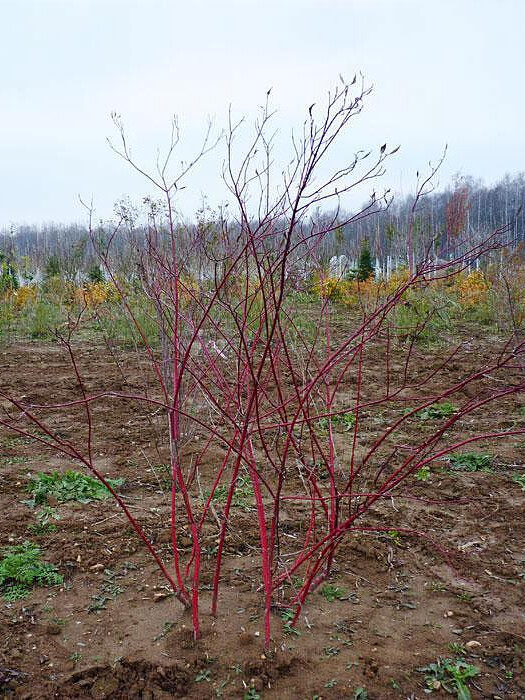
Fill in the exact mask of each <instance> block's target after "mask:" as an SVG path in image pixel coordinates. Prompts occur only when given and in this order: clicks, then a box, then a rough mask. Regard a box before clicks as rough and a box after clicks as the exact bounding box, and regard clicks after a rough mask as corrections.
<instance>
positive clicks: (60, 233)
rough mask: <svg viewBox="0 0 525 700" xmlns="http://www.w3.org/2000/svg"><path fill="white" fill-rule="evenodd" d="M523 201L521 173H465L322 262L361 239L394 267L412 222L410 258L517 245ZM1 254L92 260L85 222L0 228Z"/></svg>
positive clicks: (324, 256) (325, 248)
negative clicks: (485, 176) (498, 243)
mask: <svg viewBox="0 0 525 700" xmlns="http://www.w3.org/2000/svg"><path fill="white" fill-rule="evenodd" d="M524 204H525V173H520V174H518V175H516V176H514V177H510V176H508V175H507V176H506V177H505V178H503V179H502V180H501V181H500V182H498V183H497V184H495V185H493V186H490V187H488V186H485V185H484V184H483V183H482V182H481V181H479V180H475V179H473V178H470V177H463V178H461V179H457V180H456V181H455V182H454V184H453V185H452V186H451V187H449V188H448V189H447V190H445V191H440V192H431V193H429V194H427V195H425V196H423V197H422V198H421V199H420V200H419V201H418V204H417V207H416V209H415V210H414V211H413V199H412V198H411V197H406V198H405V199H402V200H399V199H394V200H393V201H392V202H391V203H390V205H389V206H388V207H386V208H385V209H384V210H383V211H381V212H379V213H378V214H376V215H374V216H371V217H365V218H362V219H360V220H358V221H355V222H352V223H349V224H347V225H346V226H344V227H339V228H336V229H335V230H334V231H333V232H332V233H330V234H329V235H327V236H325V238H324V240H323V241H322V243H321V245H320V247H319V253H320V259H321V260H325V261H326V262H328V261H329V260H330V258H332V257H333V256H334V255H346V256H348V258H349V259H350V260H357V259H358V257H359V254H360V251H361V250H362V247H363V244H364V242H365V241H366V243H367V245H368V247H369V248H370V251H371V253H372V256H373V257H374V258H375V260H376V264H377V266H378V268H381V269H383V270H387V269H390V268H391V267H397V266H399V265H402V264H405V263H406V260H407V232H408V230H409V227H410V226H411V227H412V233H413V246H414V254H415V259H416V260H417V259H418V258H421V256H422V255H423V254H427V253H428V250H429V249H431V250H432V254H433V255H435V257H445V258H446V257H448V256H449V254H450V251H451V250H452V248H453V247H454V245H456V244H457V242H458V241H462V245H463V246H464V247H465V246H466V247H469V246H471V245H475V244H476V242H478V241H480V240H483V239H484V238H486V236H487V234H490V233H491V232H492V231H494V230H496V229H501V228H503V227H507V231H506V234H505V235H506V236H507V239H508V241H509V242H510V243H511V244H513V245H516V246H518V244H519V243H520V242H522V241H523V240H525V208H524ZM214 216H215V215H214V214H213V212H209V215H208V219H207V220H206V221H204V218H205V217H204V218H203V212H199V214H198V215H197V216H196V218H195V222H191V221H189V222H185V223H181V238H182V240H183V239H186V240H187V241H190V240H192V239H193V238H194V234H195V230H196V229H198V228H199V227H202V226H203V225H205V226H206V227H207V228H208V229H210V228H213V227H214V226H219V225H220V224H219V222H218V220H217V219H216V218H215V219H214ZM332 216H333V215H332V214H331V213H329V212H328V213H323V212H319V213H318V217H319V220H318V221H317V223H316V222H313V223H312V225H317V226H322V220H323V219H325V220H330V218H331V217H332ZM308 225H309V222H303V226H308ZM231 226H235V222H230V227H231ZM126 228H127V234H128V236H130V235H131V236H132V238H133V240H134V242H135V243H136V242H137V241H138V242H140V241H141V240H143V241H145V240H146V239H147V233H148V227H147V225H145V224H141V223H138V219H137V220H136V222H131V223H130V222H129V221H127V222H126ZM107 230H109V229H108V228H107V227H106V228H105V227H104V226H102V225H100V226H99V227H98V228H97V233H96V235H97V236H100V237H101V240H102V239H103V238H104V236H105V235H106V232H107ZM184 230H185V232H184V233H183V231H184ZM105 231H106V232H105ZM219 239H220V236H219V237H218V240H219ZM115 245H116V253H117V256H118V258H120V259H121V260H124V259H127V258H128V256H127V245H126V239H125V237H121V238H116V239H115ZM217 245H219V243H217ZM0 252H2V253H3V254H4V255H5V256H6V258H7V259H8V260H10V261H12V262H13V263H14V264H15V265H16V267H17V269H18V270H19V272H20V273H22V274H24V276H25V273H27V274H28V275H29V276H30V275H31V274H34V273H35V272H36V271H38V270H40V271H42V270H44V269H45V267H46V265H47V264H48V262H49V259H50V258H52V259H53V260H54V262H55V264H56V266H57V269H60V271H61V274H64V275H65V276H73V275H75V274H78V273H79V272H85V273H87V272H88V271H89V269H90V268H92V267H93V265H96V264H97V256H96V253H95V249H94V246H93V242H92V240H91V238H90V235H89V231H88V228H87V226H82V225H79V224H61V223H47V224H41V225H17V226H12V227H10V228H8V227H4V228H3V229H2V230H0ZM129 262H131V261H130V260H129V259H128V263H129Z"/></svg>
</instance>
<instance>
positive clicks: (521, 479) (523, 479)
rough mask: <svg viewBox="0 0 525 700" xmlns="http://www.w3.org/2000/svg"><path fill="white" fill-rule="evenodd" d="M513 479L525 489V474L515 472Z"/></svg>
mask: <svg viewBox="0 0 525 700" xmlns="http://www.w3.org/2000/svg"><path fill="white" fill-rule="evenodd" d="M512 481H513V482H514V483H515V484H518V486H519V487H520V488H521V490H522V491H525V474H513V475H512Z"/></svg>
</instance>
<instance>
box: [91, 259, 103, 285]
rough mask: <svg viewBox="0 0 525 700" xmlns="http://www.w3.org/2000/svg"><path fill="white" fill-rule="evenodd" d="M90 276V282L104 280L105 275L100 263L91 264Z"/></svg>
mask: <svg viewBox="0 0 525 700" xmlns="http://www.w3.org/2000/svg"><path fill="white" fill-rule="evenodd" d="M88 277H89V281H90V282H93V283H98V282H103V281H104V275H103V273H102V270H101V268H100V265H97V263H93V265H91V267H90V268H89V270H88Z"/></svg>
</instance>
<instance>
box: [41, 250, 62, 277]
mask: <svg viewBox="0 0 525 700" xmlns="http://www.w3.org/2000/svg"><path fill="white" fill-rule="evenodd" d="M60 267H61V265H60V260H59V258H58V255H50V256H49V257H48V259H47V260H46V266H45V269H44V276H45V278H46V279H49V278H50V277H56V276H57V275H60V271H61V270H60Z"/></svg>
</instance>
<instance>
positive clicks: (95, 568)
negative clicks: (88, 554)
mask: <svg viewBox="0 0 525 700" xmlns="http://www.w3.org/2000/svg"><path fill="white" fill-rule="evenodd" d="M89 568H90V570H91V571H103V570H104V564H93V566H90V567H89Z"/></svg>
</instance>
